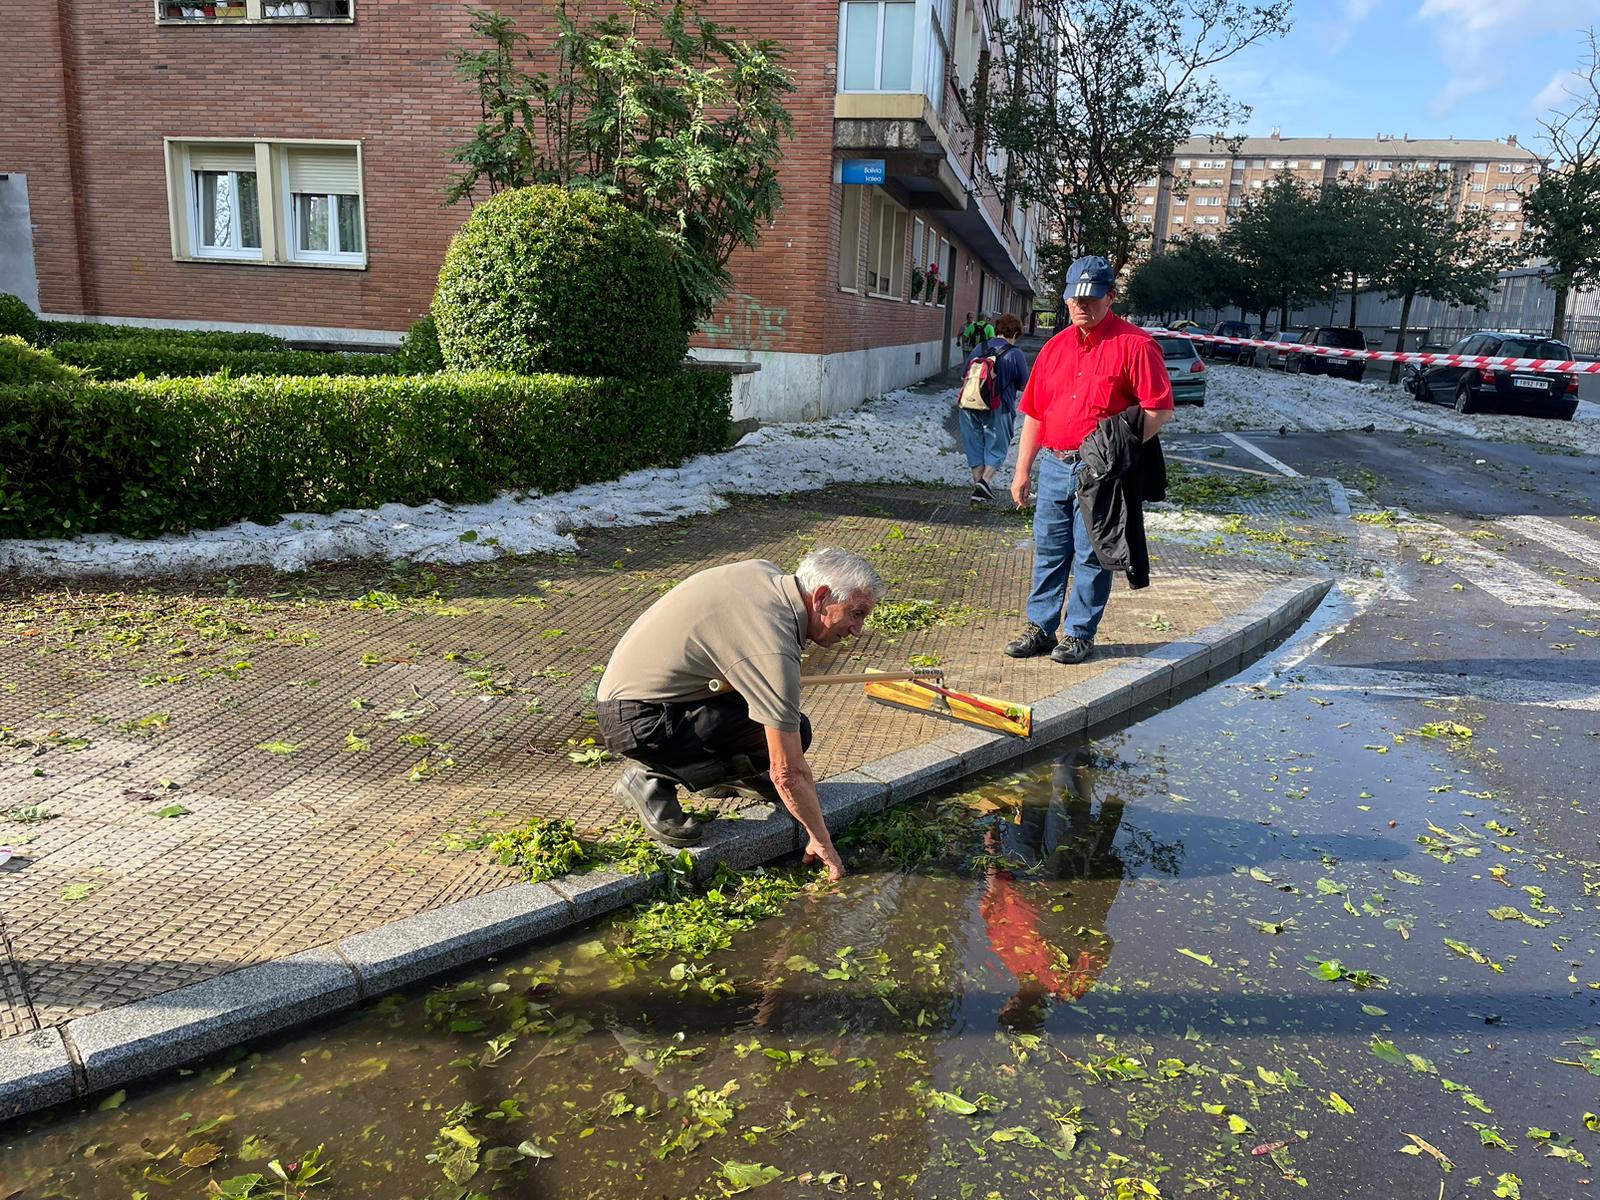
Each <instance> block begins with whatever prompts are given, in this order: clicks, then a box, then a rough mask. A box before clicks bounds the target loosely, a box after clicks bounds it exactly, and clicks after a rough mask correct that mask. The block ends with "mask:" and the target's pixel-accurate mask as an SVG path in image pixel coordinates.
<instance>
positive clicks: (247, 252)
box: [183, 154, 266, 262]
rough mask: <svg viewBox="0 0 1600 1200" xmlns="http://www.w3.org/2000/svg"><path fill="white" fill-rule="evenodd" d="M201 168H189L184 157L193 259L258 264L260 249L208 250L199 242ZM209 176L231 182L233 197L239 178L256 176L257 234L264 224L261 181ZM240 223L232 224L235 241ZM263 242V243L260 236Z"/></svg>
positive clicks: (230, 173) (231, 174)
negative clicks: (252, 178)
mask: <svg viewBox="0 0 1600 1200" xmlns="http://www.w3.org/2000/svg"><path fill="white" fill-rule="evenodd" d="M203 170H204V168H200V167H195V166H191V165H190V163H189V156H188V155H187V154H185V155H184V171H183V177H184V207H185V211H186V213H187V214H188V218H189V230H190V243H191V248H192V250H193V253H194V257H195V258H210V259H219V260H221V261H224V262H260V261H261V256H262V254H263V247H261V246H241V245H237V244H235V245H232V246H207V245H205V244H204V243H202V242H201V240H200V230H201V228H202V226H203V224H204V221H205V215H204V214H203V213H201V211H200V203H201V197H202V191H201V188H200V180H199V178H198V176H199V175H200V174H201V173H202V171H203ZM204 173H205V174H208V175H227V176H228V177H229V178H230V179H231V180H232V185H231V186H232V189H233V194H234V196H235V197H237V196H238V194H239V176H241V175H254V176H256V228H257V230H258V231H259V230H260V229H261V227H262V224H263V218H262V212H261V210H262V207H263V205H262V203H261V177H260V175H259V174H258V173H257V172H255V171H205V172H204ZM243 224H244V222H243V219H242V218H240V219H236V220H235V221H234V222H233V233H234V235H235V237H236V238H237V236H238V235H239V234H240V233H242V232H243ZM262 240H263V241H265V240H266V239H265V236H264V235H263V237H262Z"/></svg>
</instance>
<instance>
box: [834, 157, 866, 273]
mask: <svg viewBox="0 0 1600 1200" xmlns="http://www.w3.org/2000/svg"><path fill="white" fill-rule="evenodd" d="M866 190H867V189H866V188H864V187H861V186H859V185H857V184H853V183H846V184H840V191H841V192H842V193H843V195H842V196H841V197H840V200H839V286H840V287H842V288H844V289H845V290H846V291H851V292H853V291H855V290H856V289H857V288H858V287H860V286H861V193H862V192H864V191H866Z"/></svg>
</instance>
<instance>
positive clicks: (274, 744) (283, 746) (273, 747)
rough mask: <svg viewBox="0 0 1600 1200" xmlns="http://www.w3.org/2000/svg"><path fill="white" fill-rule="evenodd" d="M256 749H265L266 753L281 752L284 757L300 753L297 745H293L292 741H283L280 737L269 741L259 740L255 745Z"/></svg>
mask: <svg viewBox="0 0 1600 1200" xmlns="http://www.w3.org/2000/svg"><path fill="white" fill-rule="evenodd" d="M256 749H257V750H265V751H266V752H267V753H268V754H281V755H283V757H285V758H292V757H293V756H294V755H296V754H299V753H300V747H299V746H297V745H295V744H294V743H293V742H285V741H282V740H280V739H274V740H273V741H270V742H260V743H258V744H257V745H256Z"/></svg>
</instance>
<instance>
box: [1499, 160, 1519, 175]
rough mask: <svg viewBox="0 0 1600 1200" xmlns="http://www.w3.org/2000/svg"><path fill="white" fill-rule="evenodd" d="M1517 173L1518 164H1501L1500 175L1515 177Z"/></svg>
mask: <svg viewBox="0 0 1600 1200" xmlns="http://www.w3.org/2000/svg"><path fill="white" fill-rule="evenodd" d="M1517 171H1518V166H1517V164H1516V163H1501V164H1500V174H1502V175H1515V174H1516V173H1517Z"/></svg>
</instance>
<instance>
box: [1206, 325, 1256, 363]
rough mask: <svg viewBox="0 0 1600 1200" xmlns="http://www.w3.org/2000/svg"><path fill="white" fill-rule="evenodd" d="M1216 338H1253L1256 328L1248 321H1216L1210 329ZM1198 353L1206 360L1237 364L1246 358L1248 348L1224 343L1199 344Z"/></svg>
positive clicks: (1248, 351)
mask: <svg viewBox="0 0 1600 1200" xmlns="http://www.w3.org/2000/svg"><path fill="white" fill-rule="evenodd" d="M1209 332H1211V333H1214V334H1216V335H1217V336H1218V337H1237V338H1248V337H1255V335H1256V328H1255V326H1254V325H1252V324H1250V322H1249V321H1218V322H1217V323H1216V324H1215V325H1213V326H1212V327H1211V329H1210V331H1209ZM1200 353H1201V354H1203V355H1204V356H1205V357H1206V358H1215V359H1228V360H1229V361H1231V362H1239V361H1240V359H1241V357H1248V355H1249V353H1250V347H1249V346H1230V345H1228V344H1227V343H1225V342H1201V343H1200Z"/></svg>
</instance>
